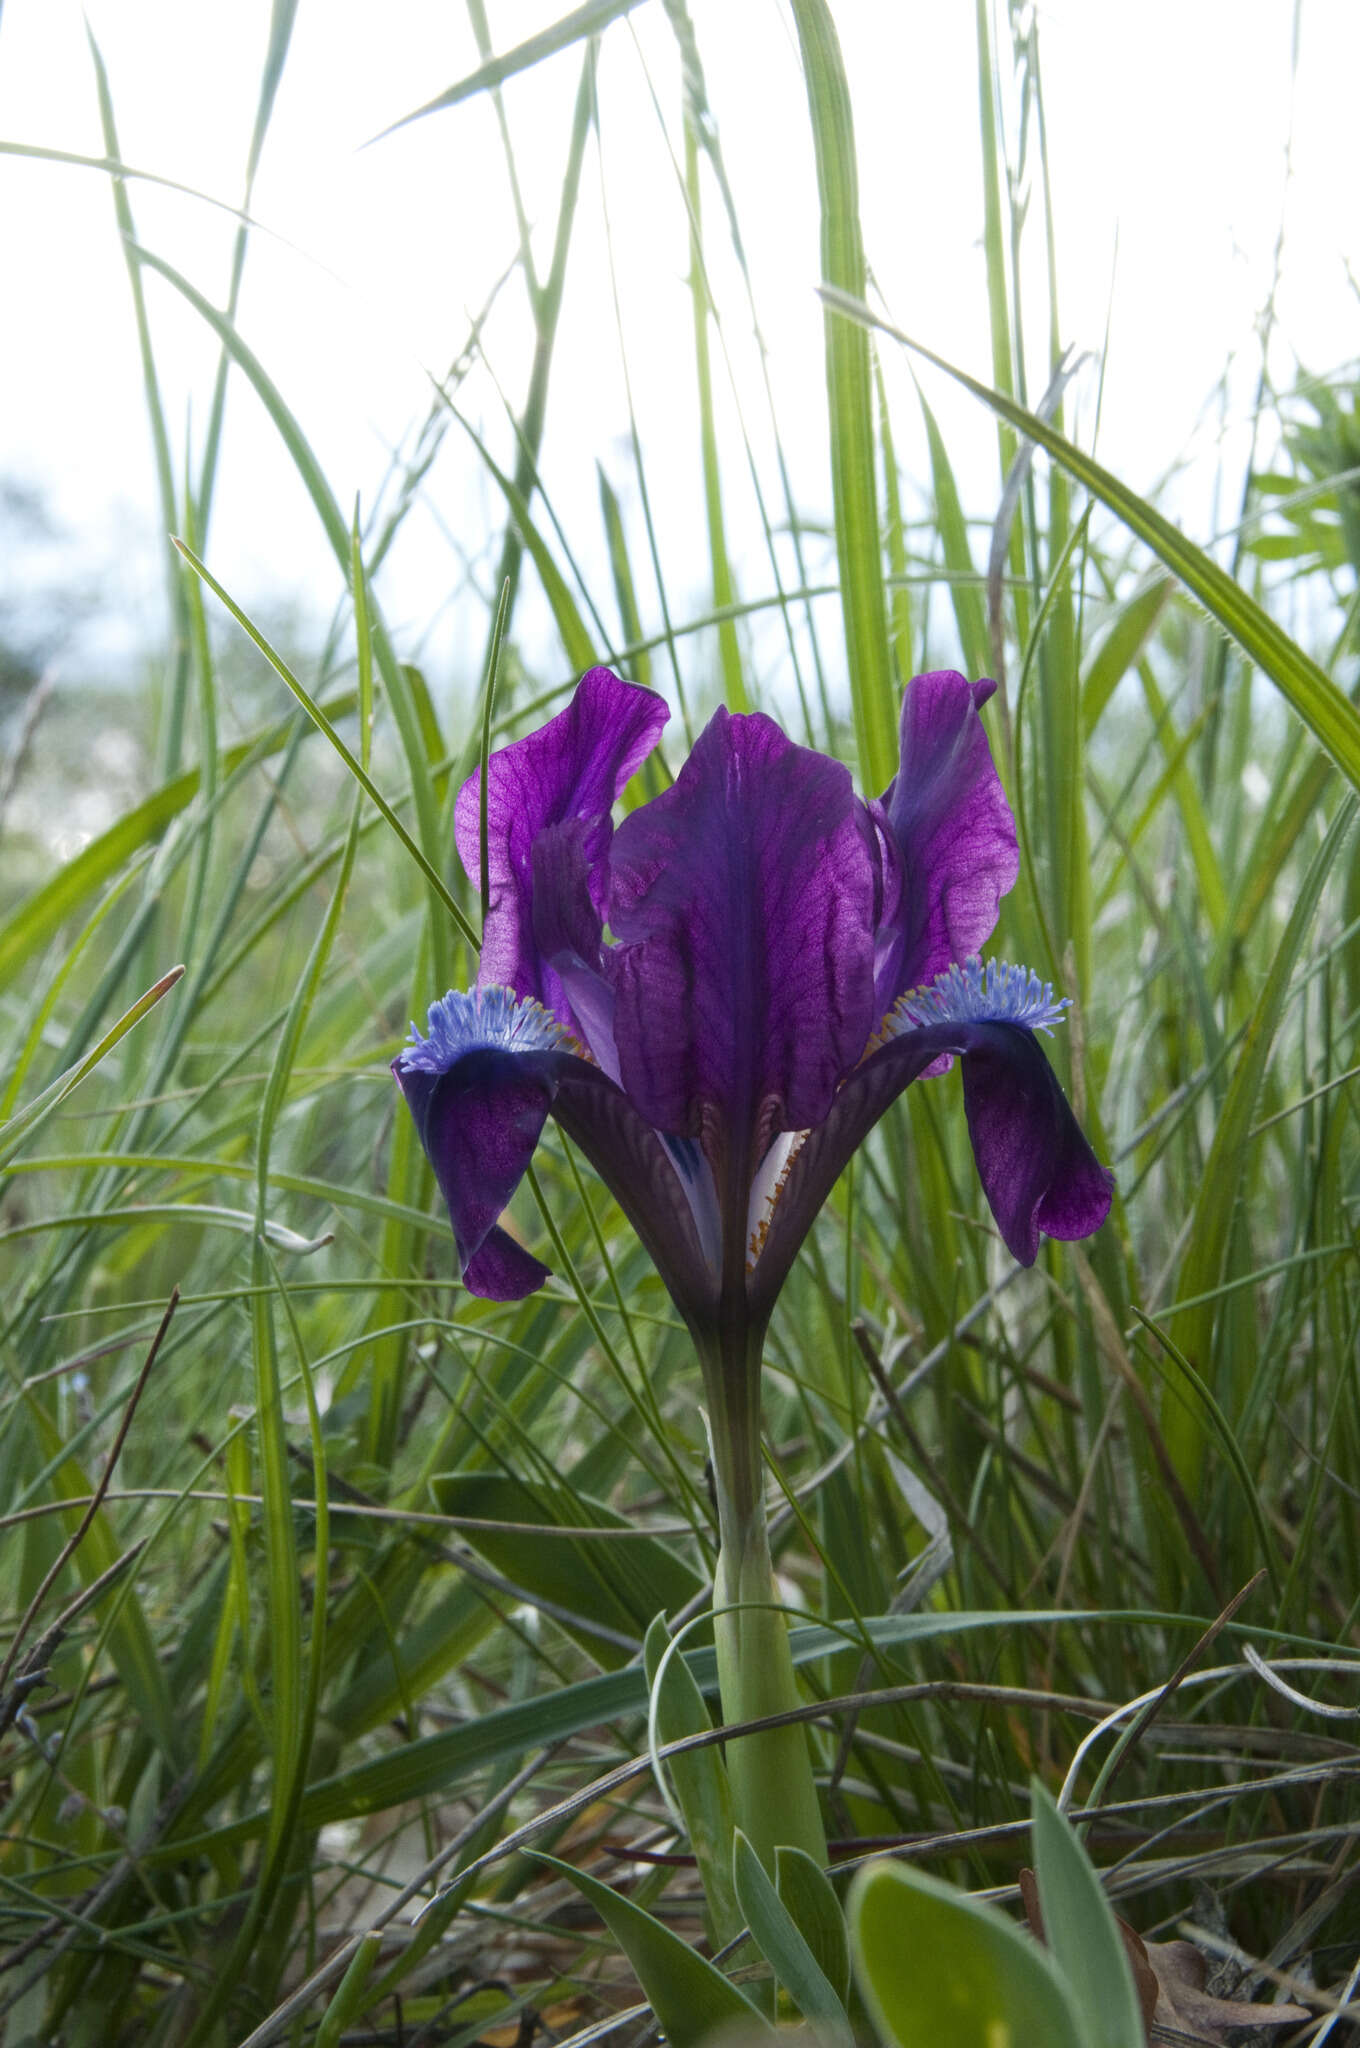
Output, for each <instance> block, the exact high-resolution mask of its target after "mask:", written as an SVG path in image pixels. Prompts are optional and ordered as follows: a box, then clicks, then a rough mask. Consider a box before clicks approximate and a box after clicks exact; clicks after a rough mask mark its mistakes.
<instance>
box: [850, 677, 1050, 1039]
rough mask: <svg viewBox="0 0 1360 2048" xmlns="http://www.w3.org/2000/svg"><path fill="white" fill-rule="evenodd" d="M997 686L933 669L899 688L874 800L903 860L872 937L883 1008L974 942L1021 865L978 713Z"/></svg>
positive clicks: (986, 932)
mask: <svg viewBox="0 0 1360 2048" xmlns="http://www.w3.org/2000/svg"><path fill="white" fill-rule="evenodd" d="M995 688H996V685H995V684H994V683H991V682H986V681H983V682H979V683H970V682H969V681H968V680H967V678H966V677H965V676H961V675H958V674H957V673H956V672H955V671H954V670H952V669H941V670H937V671H935V672H933V673H932V674H930V675H923V676H916V677H915V678H914V679H913V680H912V681H911V682H910V683H908V684H907V687H906V691H905V693H904V695H903V698H902V722H901V745H902V759H901V767H900V768H899V770H898V773H897V775H896V776H895V778H894V779H893V781H892V782H891V783H890V784H889V786H888V788H887V790H886V791H885V792H884V796H883V804H882V815H883V821H884V823H885V824H886V826H887V828H888V830H889V832H890V833H891V835H892V838H893V841H894V842H895V844H896V847H897V850H898V853H899V855H900V857H901V863H902V894H901V900H900V904H899V906H898V909H897V912H896V915H895V917H894V918H893V919H892V921H891V923H890V925H889V928H888V931H887V933H886V935H885V936H886V937H887V938H888V941H889V943H888V944H887V946H883V945H880V953H879V970H878V994H879V998H880V1001H881V1004H882V1007H883V1009H886V1008H887V1007H888V1005H889V1004H890V1003H891V1002H892V1001H893V999H894V998H895V997H896V996H898V995H900V994H901V993H902V991H903V990H904V989H908V988H913V987H915V986H916V985H917V984H919V983H921V982H926V981H930V980H933V978H934V977H935V976H936V975H937V974H939V973H940V972H942V970H943V969H944V968H946V967H948V966H949V964H950V962H951V961H954V960H962V959H963V958H964V956H965V955H966V954H968V953H974V952H976V951H977V950H978V948H979V947H980V946H981V945H982V944H983V943H984V941H985V940H986V939H988V938H989V937H990V936H991V933H992V931H993V930H994V928H995V926H996V919H997V911H998V907H999V905H1000V901H1001V898H1002V897H1003V896H1004V895H1005V893H1006V891H1007V890H1008V889H1009V888H1010V887H1011V886H1012V884H1013V883H1014V881H1015V878H1016V875H1017V874H1018V872H1019V867H1020V855H1019V849H1018V846H1017V843H1016V836H1015V820H1014V818H1013V817H1012V816H1011V809H1010V805H1009V804H1008V803H1007V801H1006V792H1005V791H1004V789H1003V788H1002V787H1001V778H1000V776H999V775H998V774H997V772H996V767H995V764H994V763H993V760H992V753H991V748H990V747H989V746H988V744H987V734H986V732H985V730H984V728H983V724H982V720H981V718H980V717H979V716H978V713H979V711H980V709H981V707H982V706H983V705H984V704H985V703H986V701H987V699H988V698H989V697H990V696H991V695H992V692H993V691H994V690H995Z"/></svg>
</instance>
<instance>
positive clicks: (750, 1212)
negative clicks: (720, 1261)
mask: <svg viewBox="0 0 1360 2048" xmlns="http://www.w3.org/2000/svg"><path fill="white" fill-rule="evenodd" d="M806 1136H807V1132H806V1131H781V1132H780V1133H779V1136H778V1137H777V1138H776V1139H775V1141H774V1143H773V1144H772V1145H771V1147H770V1149H769V1151H768V1152H767V1153H766V1154H765V1157H764V1158H763V1159H762V1160H761V1162H760V1165H759V1166H758V1167H757V1168H756V1172H755V1178H754V1179H753V1180H752V1182H751V1195H750V1200H749V1201H748V1203H747V1205H746V1270H747V1272H748V1273H749V1272H750V1271H751V1270H752V1268H753V1267H754V1265H755V1263H756V1260H757V1259H758V1258H759V1257H760V1254H761V1253H762V1252H763V1251H764V1249H765V1240H766V1238H767V1237H768V1236H769V1234H770V1222H771V1219H772V1218H773V1216H774V1211H775V1204H776V1203H777V1202H778V1200H779V1191H780V1189H781V1188H782V1187H783V1185H784V1182H785V1181H786V1180H787V1179H788V1174H789V1168H790V1167H791V1166H792V1164H793V1162H794V1159H795V1158H796V1156H797V1154H798V1150H799V1148H800V1146H801V1145H802V1143H803V1140H804V1138H806Z"/></svg>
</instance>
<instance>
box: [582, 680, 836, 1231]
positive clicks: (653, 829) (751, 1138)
mask: <svg viewBox="0 0 1360 2048" xmlns="http://www.w3.org/2000/svg"><path fill="white" fill-rule="evenodd" d="M611 862H612V882H611V892H610V908H609V918H610V923H611V926H612V928H613V931H614V934H615V936H616V937H617V939H618V940H619V941H620V944H619V946H618V948H617V949H616V952H615V955H614V976H615V1014H614V1030H615V1038H616V1042H617V1045H618V1053H619V1072H620V1079H621V1082H622V1085H623V1087H624V1090H625V1091H626V1093H627V1094H628V1096H629V1097H630V1099H631V1100H632V1101H633V1102H634V1103H635V1104H636V1105H637V1107H638V1108H639V1110H640V1111H641V1112H642V1114H643V1116H644V1117H646V1118H647V1119H648V1121H649V1122H651V1123H653V1124H655V1125H656V1126H657V1127H658V1129H660V1130H662V1131H666V1132H669V1133H671V1134H673V1135H676V1136H688V1137H703V1138H704V1140H705V1144H706V1148H707V1147H708V1146H710V1145H712V1146H716V1147H717V1148H718V1149H720V1150H722V1151H723V1152H724V1154H725V1155H726V1154H729V1153H730V1154H731V1155H733V1156H734V1157H736V1158H740V1159H742V1160H744V1161H745V1162H746V1170H747V1173H748V1177H749V1172H750V1171H753V1170H754V1167H755V1165H756V1164H757V1163H758V1162H759V1160H760V1158H761V1156H762V1154H763V1153H764V1151H765V1150H766V1148H767V1146H768V1144H769V1141H770V1139H771V1137H772V1136H773V1135H774V1134H775V1132H777V1131H780V1130H802V1129H806V1128H807V1127H808V1126H809V1125H812V1124H816V1123H819V1122H820V1121H821V1119H822V1118H823V1117H824V1116H825V1115H826V1113H827V1110H828V1109H829V1108H830V1106H831V1102H832V1099H833V1097H834V1095H835V1092H836V1089H837V1087H838V1085H839V1083H840V1082H841V1080H842V1079H843V1078H844V1076H845V1075H846V1074H847V1073H848V1072H849V1071H850V1069H851V1068H852V1067H853V1066H854V1064H855V1062H856V1061H857V1060H858V1058H859V1057H860V1054H861V1053H862V1052H863V1049H864V1046H865V1043H866V1040H867V1038H868V1034H869V1031H870V1029H871V1028H872V1024H873V1022H874V995H873V929H872V912H873V901H874V877H873V873H872V866H871V859H870V853H869V849H868V847H867V846H866V843H865V839H864V836H863V833H862V829H861V824H860V820H859V818H858V816H857V806H856V802H855V798H854V795H853V792H852V790H851V786H850V777H849V775H848V773H847V771H846V770H845V768H844V767H842V766H841V764H840V763H839V762H836V761H830V760H827V759H826V758H825V757H823V756H822V755H820V754H815V753H812V752H811V751H810V750H808V749H807V748H805V747H798V746H795V745H794V744H793V742H792V741H791V740H789V739H788V738H787V737H786V736H785V734H784V733H783V732H781V731H780V729H779V727H778V726H777V725H776V724H775V723H774V721H773V720H772V719H769V718H766V717H764V716H763V715H762V714H760V713H752V714H750V715H747V716H737V717H734V716H732V715H731V714H730V713H729V712H727V711H725V710H720V711H718V712H716V713H715V714H714V716H713V718H712V720H711V721H710V723H709V724H708V726H707V727H706V728H705V730H704V731H703V733H702V734H701V735H700V737H699V739H698V740H697V742H696V743H695V746H694V750H693V752H692V753H691V755H690V757H689V760H688V761H687V762H686V763H685V766H684V767H683V768H682V769H681V771H680V774H679V776H678V777H677V779H676V781H675V784H674V786H673V787H672V788H671V789H669V790H667V791H666V793H665V794H664V795H662V796H659V797H657V798H655V799H654V800H653V801H652V802H651V803H649V804H646V805H644V806H643V808H642V809H640V810H637V811H634V812H633V813H632V815H631V816H630V817H628V818H627V819H625V821H624V822H623V824H622V825H621V826H620V827H619V829H618V832H617V833H616V834H615V837H614V845H613V851H612V856H611ZM734 1192H735V1191H734ZM741 1199H742V1202H743V1204H744V1201H745V1183H744V1182H743V1185H742V1192H741ZM723 1200H724V1202H726V1201H727V1200H728V1192H727V1191H726V1190H724V1192H723Z"/></svg>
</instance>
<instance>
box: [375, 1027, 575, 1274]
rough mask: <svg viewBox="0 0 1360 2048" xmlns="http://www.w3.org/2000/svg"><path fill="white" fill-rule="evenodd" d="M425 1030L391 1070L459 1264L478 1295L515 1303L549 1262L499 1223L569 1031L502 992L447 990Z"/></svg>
mask: <svg viewBox="0 0 1360 2048" xmlns="http://www.w3.org/2000/svg"><path fill="white" fill-rule="evenodd" d="M428 1030H429V1035H428V1037H422V1036H421V1034H420V1032H419V1031H417V1030H416V1028H415V1026H414V1025H412V1027H411V1038H412V1043H411V1044H410V1045H409V1046H404V1047H403V1048H402V1050H401V1051H400V1052H399V1053H398V1054H397V1057H396V1059H395V1060H393V1062H392V1072H393V1073H394V1074H395V1075H396V1078H397V1081H398V1082H399V1084H400V1086H401V1091H402V1094H403V1095H404V1096H405V1097H406V1101H407V1103H408V1105H409V1107H410V1110H411V1115H412V1117H413V1118H414V1120H415V1126H416V1132H417V1135H418V1136H419V1138H420V1142H421V1144H422V1145H423V1146H424V1148H425V1152H426V1156H427V1157H428V1159H429V1161H430V1164H431V1166H432V1167H433V1168H434V1174H435V1179H436V1180H437V1181H438V1183H439V1190H440V1193H441V1194H442V1195H443V1197H444V1200H445V1201H446V1202H447V1204H448V1209H449V1221H450V1222H451V1223H452V1225H453V1236H454V1243H455V1245H456V1246H457V1250H458V1263H459V1267H460V1269H461V1271H462V1274H463V1279H464V1281H465V1283H466V1285H467V1286H468V1287H469V1288H470V1289H471V1290H472V1292H473V1293H474V1294H480V1295H484V1296H486V1297H487V1298H489V1299H490V1300H493V1301H517V1300H518V1299H519V1298H520V1297H521V1296H522V1295H525V1294H532V1293H533V1291H534V1289H535V1288H536V1287H540V1286H542V1284H543V1281H544V1280H545V1279H546V1278H547V1274H548V1268H547V1267H546V1266H545V1265H543V1263H542V1262H541V1261H540V1260H538V1259H536V1258H534V1257H533V1255H532V1254H531V1253H529V1252H526V1251H525V1250H524V1249H523V1247H522V1246H521V1245H517V1244H516V1243H515V1242H514V1240H513V1239H512V1238H511V1237H509V1236H508V1235H507V1233H506V1232H505V1231H504V1230H502V1229H501V1228H500V1227H499V1219H500V1216H501V1213H502V1211H503V1210H504V1209H505V1206H506V1204H507V1203H508V1201H509V1200H510V1197H511V1196H512V1195H513V1194H514V1192H515V1189H516V1188H517V1187H518V1186H519V1183H520V1181H521V1179H522V1178H523V1176H524V1170H525V1168H526V1167H527V1166H528V1164H529V1161H530V1159H531V1158H532V1157H533V1153H534V1147H535V1146H536V1145H537V1143H538V1140H539V1138H540V1136H541V1134H542V1131H543V1125H544V1123H545V1121H546V1120H547V1115H548V1111H549V1109H550V1108H551V1106H552V1100H553V1096H554V1094H555V1093H556V1090H557V1084H558V1080H559V1078H560V1075H561V1072H562V1068H563V1065H564V1064H565V1063H566V1062H567V1061H569V1060H571V1059H572V1055H571V1054H570V1053H569V1052H568V1051H567V1050H566V1048H565V1045H564V1040H565V1033H564V1031H563V1030H562V1027H561V1026H560V1025H559V1024H558V1023H557V1021H556V1020H555V1019H554V1018H553V1017H551V1016H549V1014H548V1012H547V1011H546V1010H544V1009H543V1008H542V1007H541V1006H540V1005H539V1004H538V1003H536V1002H533V1001H532V1000H531V1001H527V1002H517V1001H516V999H515V995H514V992H513V990H511V989H507V988H485V989H477V990H475V991H474V992H473V993H472V994H471V995H463V994H459V993H455V992H450V993H449V994H448V995H447V996H445V997H444V998H443V999H442V1000H441V1001H439V1002H436V1003H432V1004H431V1006H430V1015H429V1026H428Z"/></svg>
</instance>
